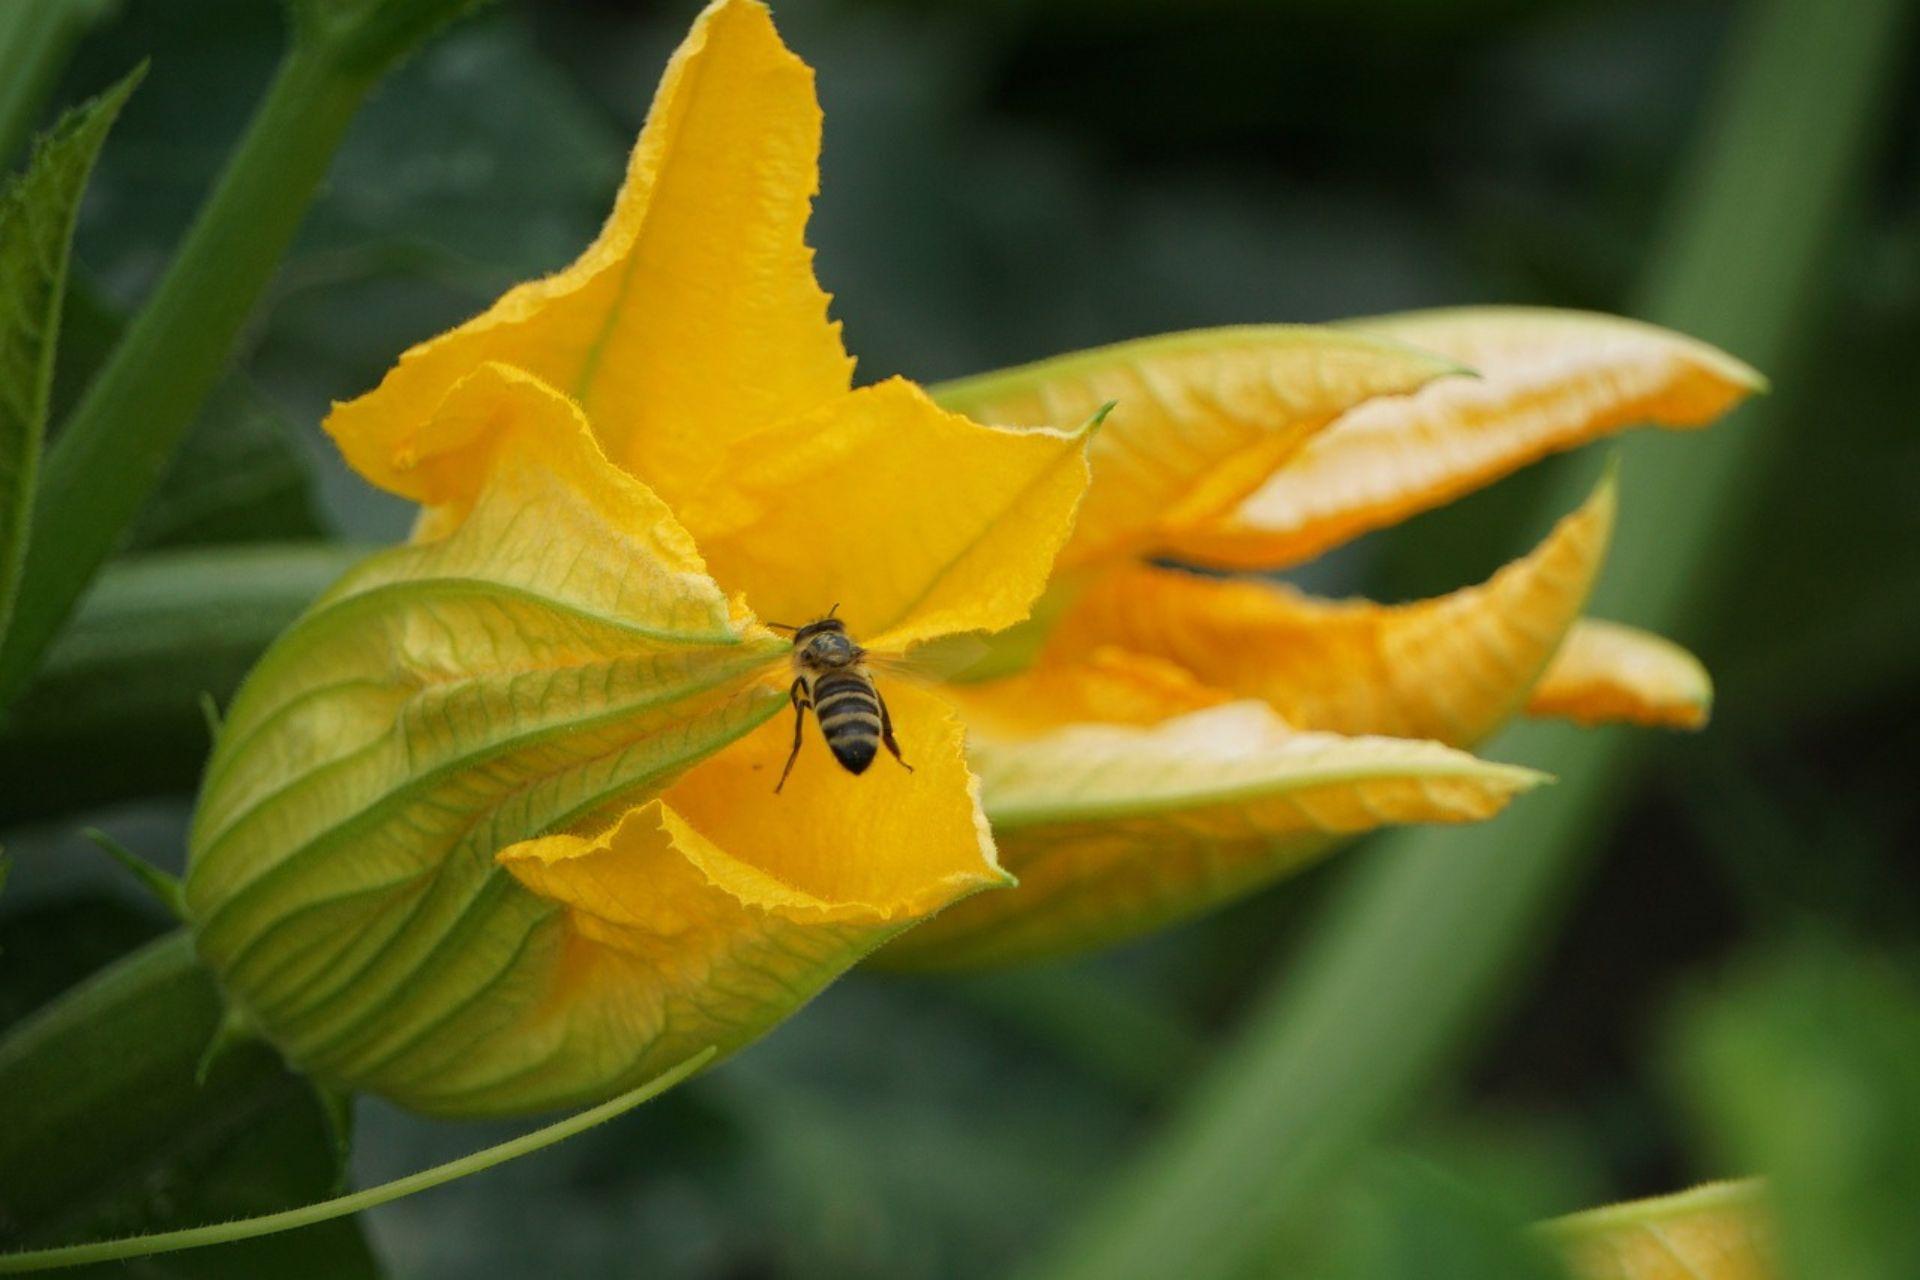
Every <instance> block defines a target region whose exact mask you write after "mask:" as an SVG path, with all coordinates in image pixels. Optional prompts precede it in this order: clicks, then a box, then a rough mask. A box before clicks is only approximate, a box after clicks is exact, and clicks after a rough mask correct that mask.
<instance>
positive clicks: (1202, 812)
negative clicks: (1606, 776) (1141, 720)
mask: <svg viewBox="0 0 1920 1280" xmlns="http://www.w3.org/2000/svg"><path fill="white" fill-rule="evenodd" d="M972 759H973V763H974V767H975V769H976V770H977V771H978V772H979V774H980V778H981V787H982V795H983V796H984V798H985V803H986V808H987V813H988V816H989V817H990V818H991V819H992V821H993V828H994V834H995V835H996V837H997V838H998V840H999V842H1000V857H1001V861H1002V862H1003V863H1004V865H1005V866H1006V868H1007V870H1008V871H1010V872H1012V873H1013V874H1014V875H1016V876H1018V877H1019V878H1020V884H1019V886H1018V887H1017V888H1015V889H1013V890H1011V891H1009V892H1006V893H993V894H983V895H982V896H980V897H979V898H976V899H973V900H972V901H970V902H965V903H962V904H960V905H958V906H956V907H954V908H952V909H950V910H948V911H946V912H944V913H942V914H941V915H940V916H939V917H938V918H936V919H935V920H933V921H931V922H929V923H928V924H925V925H922V926H921V927H920V928H918V929H916V930H914V931H913V932H912V933H911V934H908V935H906V936H905V937H904V938H902V939H900V940H899V941H898V942H896V943H894V944H893V945H892V946H890V947H889V948H888V949H887V951H886V952H885V953H884V960H883V963H887V964H893V965H898V966H901V967H915V968H945V967H959V966H969V965H978V964H1005V963H1012V962H1015V961H1023V960H1029V959H1034V958H1036V957H1040V956H1046V955H1052V954H1057V953H1061V952H1066V951H1072V950H1078V949H1080V948H1084V947H1091V946H1098V945H1103V944H1106V943H1110V942H1114V941H1118V940H1120V939H1122V938H1126V937H1131V936H1133V935H1135V934H1138V933H1143V932H1146V931H1147V930H1149V929H1152V928H1155V927H1158V926H1160V925H1163V924H1167V923H1169V922H1171V921H1175V920H1180V919H1184V918H1187V917H1189V916H1192V915H1195V914H1198V913H1199V912H1201V911H1203V910H1205V909H1206V908H1208V907H1210V906H1213V905H1215V904H1216V903H1219V902H1221V901H1223V900H1225V899H1227V898H1230V897H1233V896H1236V895H1238V894H1242V893H1245V892H1247V891H1249V890H1250V889H1252V888H1253V887H1255V886H1257V885H1259V884H1263V883H1266V882H1268V881H1271V880H1274V879H1277V878H1279V877H1280V876H1281V875H1283V874H1285V873H1287V872H1288V871H1291V870H1293V869H1295V868H1297V867H1299V866H1300V865H1302V864H1303V863H1305V862H1307V861H1310V860H1311V859H1313V858H1315V857H1317V856H1318V855H1320V854H1321V853H1323V852H1325V851H1326V850H1327V849H1328V848H1329V847H1331V844H1332V840H1331V838H1330V837H1333V836H1337V835H1347V834H1351V833H1354V832H1358V831H1365V830H1369V829H1371V828H1374V827H1378V826H1382V825H1387V824H1391V823H1406V822H1474V821H1478V820H1480V819H1483V818H1488V817H1491V816H1492V815H1493V814H1495V813H1497V812H1499V810H1500V809H1501V807H1502V806H1504V805H1505V804H1506V802H1507V800H1508V799H1509V798H1510V797H1512V796H1513V795H1514V794H1515V793H1516V792H1519V791H1522V790H1525V789H1526V788H1528V787H1530V786H1532V785H1534V783H1535V782H1537V781H1538V780H1539V775H1538V774H1535V773H1532V772H1530V771H1528V770H1525V769H1516V768H1512V767H1509V766H1505V765H1497V764H1489V763H1487V762H1485V761H1482V760H1476V759H1474V758H1473V757H1472V756H1469V755H1466V754H1464V753H1462V752H1458V751H1454V750H1452V749H1451V748H1448V747H1443V746H1440V745H1439V744H1437V743H1432V742H1404V741H1400V740H1397V739H1390V738H1343V737H1339V736H1337V735H1334V734H1323V733H1297V732H1295V731H1293V730H1291V729H1289V728H1288V727H1287V726H1286V725H1285V724H1284V723H1283V722H1282V721H1281V720H1280V718H1279V717H1278V716H1276V715H1275V714H1274V713H1273V712H1272V711H1271V710H1270V709H1269V708H1267V707H1266V706H1264V705H1262V704H1260V703H1257V702H1235V703H1228V704H1226V705H1223V706H1218V707H1213V708H1209V709H1207V710H1203V711H1196V712H1193V713H1191V714H1188V715H1185V716H1181V717H1178V718H1176V719H1173V720H1169V721H1166V722H1164V723H1162V724H1159V725H1154V726H1150V727H1146V728H1139V727H1131V726H1120V725H1079V726H1075V727H1071V728H1067V729H1062V730H1059V731H1057V732H1055V733H1052V734H1049V735H1046V736H1043V737H1038V738H1030V739H1024V740H1005V741H1002V740H995V739H990V738H985V737H982V738H980V739H978V740H977V741H975V742H974V743H973V752H972Z"/></svg>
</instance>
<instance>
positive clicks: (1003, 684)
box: [945, 648, 1232, 738]
mask: <svg viewBox="0 0 1920 1280" xmlns="http://www.w3.org/2000/svg"><path fill="white" fill-rule="evenodd" d="M945 692H946V694H947V696H948V697H949V698H951V699H953V701H954V702H955V703H956V704H957V705H958V706H959V708H960V713H961V715H962V716H963V717H965V719H966V722H967V727H968V728H969V730H971V731H972V732H974V733H977V734H984V735H988V736H991V737H996V738H1022V737H1032V736H1034V735H1037V734H1042V733H1049V732H1051V731H1053V730H1055V729H1058V728H1060V727H1062V726H1064V725H1069V724H1082V723H1096V724H1133V725H1147V724H1157V723H1159V722H1160V721H1162V720H1166V719H1169V718H1171V717H1173V716H1177V715H1184V714H1186V713H1187V712H1189V711H1200V710H1203V709H1204V708H1207V707H1213V706H1218V705H1219V704H1221V703H1222V702H1229V701H1232V695H1231V694H1227V693H1223V692H1221V691H1220V690H1218V689H1210V688H1208V687H1207V686H1206V685H1203V684H1201V683H1200V682H1199V681H1198V680H1196V679H1194V678H1193V675H1192V674H1191V673H1190V672H1188V671H1187V670H1186V669H1185V668H1184V667H1179V666H1175V665H1174V664H1173V663H1171V662H1166V661H1164V660H1162V659H1159V658H1151V657H1146V656H1144V655H1142V654H1137V653H1127V652H1125V651H1124V650H1120V649H1112V648H1107V649H1096V650H1094V651H1093V652H1091V653H1088V654H1086V655H1085V656H1084V657H1082V658H1079V659H1076V660H1073V661H1062V662H1043V663H1040V664H1038V665H1036V666H1034V667H1032V668H1030V669H1028V670H1026V671H1023V672H1021V673H1020V674H1019V675H1015V676H1008V677H1006V678H1004V679H1000V680H986V681H981V682H979V683H977V684H956V685H949V686H947V688H946V690H945Z"/></svg>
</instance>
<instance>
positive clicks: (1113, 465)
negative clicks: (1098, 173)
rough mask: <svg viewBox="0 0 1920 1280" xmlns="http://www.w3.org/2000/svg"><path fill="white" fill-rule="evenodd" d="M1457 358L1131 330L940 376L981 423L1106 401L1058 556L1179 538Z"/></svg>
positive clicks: (1343, 340)
mask: <svg viewBox="0 0 1920 1280" xmlns="http://www.w3.org/2000/svg"><path fill="white" fill-rule="evenodd" d="M1458 371H1459V366H1458V365H1457V364H1455V363H1454V362H1453V361H1451V360H1446V359H1441V358H1436V357H1434V356H1432V355H1429V354H1426V353H1423V352H1418V351H1413V350H1410V349H1408V348H1406V347H1403V346H1401V345H1399V344H1396V343H1391V342H1384V341H1380V340H1378V339H1375V338H1370V337H1364V336H1362V335H1359V334H1355V333H1342V332H1340V331H1338V330H1331V329H1316V328H1311V327H1307V326H1297V325H1267V326H1249V327H1245V328H1237V329H1209V330H1201V331H1198V332H1194V333H1181V334H1172V335H1168V336H1164V337H1158V338H1145V339H1141V340H1139V341H1136V342H1123V343H1120V344H1118V345H1116V346H1111V347H1102V348H1100V349H1098V350H1094V351H1085V352H1079V353H1076V354H1074V355H1068V356H1061V357H1058V358H1056V359H1052V360H1044V361H1041V362H1040V363H1038V364H1032V365H1027V366H1024V367H1022V368H1018V369H1010V370H1003V371H1000V372H997V373H989V374H983V375H981V376H980V377H976V378H968V379H966V380H964V381H961V382H951V383H947V384H945V385H943V386H940V387H937V388H935V389H934V395H935V397H936V398H937V399H938V400H939V401H940V402H941V403H942V404H944V405H946V406H947V407H949V408H952V409H957V410H959V411H960V412H962V413H965V414H967V415H968V416H969V417H972V418H976V419H978V420H980V421H982V422H993V423H1000V424H1004V425H1007V426H1023V427H1033V426H1065V425H1070V424H1072V423H1076V422H1080V421H1082V420H1084V419H1085V418H1087V417H1088V416H1089V415H1090V414H1092V413H1093V412H1094V411H1095V410H1097V409H1099V408H1100V406H1102V405H1103V404H1106V403H1108V402H1109V401H1111V402H1112V403H1113V406H1114V408H1113V412H1112V413H1111V414H1110V415H1109V416H1108V418H1107V421H1106V423H1105V425H1104V426H1103V427H1102V429H1101V431H1100V434H1099V436H1098V437H1097V438H1096V439H1095V441H1094V444H1093V451H1092V460H1093V486H1092V488H1091V489H1089V490H1088V493H1087V501H1086V506H1085V509H1084V510H1083V511H1082V512H1081V514H1080V523H1079V527H1078V528H1077V529H1076V530H1075V531H1074V537H1073V541H1072V543H1071V544H1069V546H1068V548H1067V550H1066V551H1065V552H1064V553H1063V555H1062V557H1061V564H1062V567H1065V568H1072V567H1074V566H1076V565H1081V564H1085V563H1088V562H1090V561H1095V560H1100V559H1105V558H1111V557H1114V556H1118V555H1122V554H1126V553H1130V552H1150V551H1153V550H1156V549H1158V548H1160V547H1161V546H1163V545H1165V544H1167V543H1169V542H1173V541H1177V540H1178V536H1179V535H1180V534H1181V532H1182V531H1184V530H1186V529H1187V528H1189V527H1191V526H1193V525H1196V524H1200V523H1203V522H1208V521H1211V520H1213V519H1214V518H1216V517H1218V516H1219V515H1221V514H1222V513H1224V512H1227V511H1229V510H1231V509H1232V508H1233V506H1234V505H1235V504H1236V503H1238V502H1239V501H1240V500H1241V499H1242V498H1244V497H1245V496H1246V495H1248V494H1249V493H1252V492H1253V491H1254V490H1255V489H1256V488H1257V487H1258V486H1259V485H1260V484H1261V482H1262V481H1264V480H1265V479H1266V478H1267V477H1268V476H1269V475H1271V474H1272V473H1273V471H1274V469H1275V468H1276V467H1278V466H1280V465H1281V463H1282V462H1283V461H1284V460H1285V459H1286V458H1288V457H1289V456H1291V455H1292V454H1293V453H1294V452H1295V451H1297V450H1298V449H1299V448H1300V447H1301V446H1302V445H1303V444H1304V443H1305V442H1306V441H1307V440H1308V438H1309V437H1311V436H1312V435H1313V434H1314V433H1315V432H1316V431H1319V430H1320V429H1321V428H1322V427H1324V426H1326V425H1327V424H1328V423H1329V422H1331V421H1332V420H1333V419H1334V418H1335V417H1337V416H1339V415H1340V414H1341V413H1344V412H1345V411H1346V410H1348V409H1350V408H1352V407H1353V406H1354V405H1356V404H1359V403H1360V402H1362V401H1364V400H1368V399H1371V398H1372V397H1375V396H1391V395H1396V394H1399V393H1403V392H1408V391H1412V390H1414V389H1415V388H1417V387H1420V386H1422V385H1424V384H1426V383H1427V382H1429V381H1430V380H1432V379H1435V378H1438V377H1441V376H1442V375H1445V374H1449V373H1455V372H1458Z"/></svg>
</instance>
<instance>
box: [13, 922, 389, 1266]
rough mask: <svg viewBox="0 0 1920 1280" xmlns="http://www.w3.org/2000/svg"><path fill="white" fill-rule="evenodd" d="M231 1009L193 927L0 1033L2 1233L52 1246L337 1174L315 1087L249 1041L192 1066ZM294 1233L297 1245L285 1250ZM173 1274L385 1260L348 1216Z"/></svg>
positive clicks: (240, 1202) (273, 1197)
mask: <svg viewBox="0 0 1920 1280" xmlns="http://www.w3.org/2000/svg"><path fill="white" fill-rule="evenodd" d="M220 1018H221V1006H220V999H219V995H218V993H217V992H216V991H215V989H214V986H213V982H212V980H211V979H210V978H209V977H208V976H207V974H206V972H205V971H204V970H202V969H200V968H199V967H198V966H197V965H195V963H194V961H193V951H192V945H191V943H190V942H189V940H188V938H187V936H186V935H185V934H184V933H176V934H172V935H170V936H168V937H166V938H163V939H162V940H160V941H159V942H156V943H154V944H153V945H151V946H149V947H146V948H144V949H142V950H140V951H137V952H135V953H134V954H133V955H131V956H129V957H127V958H126V959H125V960H123V961H121V962H119V963H118V964H116V965H114V966H113V967H112V968H110V969H108V970H106V971H105V972H103V973H101V974H100V975H98V976H97V977H95V978H94V979H92V980H90V981H89V982H87V983H84V984H83V985H82V986H81V987H80V988H78V989H76V990H75V991H74V992H72V993H70V994H69V995H68V996H67V997H65V998H63V999H61V1000H59V1001H56V1002H55V1003H54V1004H53V1005H51V1006H49V1007H48V1008H46V1009H44V1010H43V1011H41V1012H40V1013H39V1014H36V1015H35V1016H33V1017H31V1018H29V1019H28V1020H27V1021H25V1022H23V1023H21V1024H20V1025H19V1026H17V1027H15V1028H14V1029H13V1030H12V1031H11V1032H9V1033H8V1035H7V1036H6V1037H5V1038H4V1039H0V1243H4V1245H5V1246H7V1247H12V1248H19V1247H22V1246H50V1245H56V1244H61V1243H65V1242H68V1241H72V1240H77V1239H94V1238H97V1237H99V1236H101V1235H104V1234H122V1233H127V1232H135V1231H152V1230H157V1229H166V1228H170V1227H178V1226H184V1225H190V1224H197V1223H202V1222H209V1221H218V1220H221V1219H225V1218H231V1217H234V1216H236V1215H240V1214H253V1213H261V1212H270V1211H273V1210H277V1209H282V1208H285V1207H287V1206H289V1205H297V1204H302V1203H305V1202H307V1201H310V1200H312V1199H314V1198H315V1197H316V1196H321V1195H325V1194H326V1193H327V1191H328V1189H329V1188H330V1187H331V1186H332V1185H333V1182H334V1179H335V1178H336V1176H337V1174H338V1168H337V1165H336V1156H335V1148H334V1145H333V1141H332V1137H331V1133H330V1130H329V1128H328V1124H327V1118H326V1115H325V1112H324V1111H323V1109H322V1107H321V1105H320V1103H319V1101H318V1099H317V1098H316V1097H315V1096H314V1093H313V1091H312V1089H311V1088H310V1087H309V1086H308V1085H307V1084H306V1082H305V1081H303V1080H301V1079H300V1078H299V1077H297V1076H294V1075H291V1074H289V1073H288V1072H287V1071H286V1070H285V1068H283V1067H282V1066H281V1064H280V1062H279V1060H278V1058H277V1057H276V1056H275V1055H274V1054H272V1053H271V1052H270V1051H268V1050H267V1049H265V1048H264V1047H263V1046H260V1045H258V1044H250V1045H246V1046H242V1047H241V1048H240V1049H238V1050H236V1051H235V1052H233V1053H230V1054H228V1055H227V1056H226V1057H224V1058H223V1059H222V1060H221V1061H220V1062H219V1063H217V1064H216V1065H215V1067H214V1071H213V1074H212V1076H211V1078H210V1079H209V1080H208V1082H207V1085H206V1087H204V1088H202V1087H201V1086H199V1085H197V1084H196V1083H195V1082H194V1068H195V1065H196V1063H197V1062H198V1060H199V1057H200V1054H201V1051H202V1050H203V1048H204V1047H205V1045H206V1043H207V1042H208V1040H209V1039H210V1038H211V1037H212V1035H213V1034H214V1031H215V1029H216V1028H217V1027H218V1025H219V1022H220ZM289 1244H291V1245H294V1246H295V1247H294V1248H292V1249H291V1250H289V1248H288V1247H287V1246H288V1245H289ZM165 1274H171V1275H193V1276H222V1275H232V1276H246V1275H266V1274H272V1275H309V1276H314V1277H322V1276H325V1277H336V1276H337V1277H345V1278H352V1277H360V1276H373V1275H377V1274H378V1268H377V1267H376V1266H375V1264H374V1262H373V1259H372V1256H371V1254H369V1253H368V1251H367V1248H366V1245H365V1243H364V1241H362V1239H361V1238H360V1235H359V1232H358V1229H357V1228H356V1227H355V1226H354V1225H353V1224H352V1223H350V1222H346V1221H340V1222H334V1223H330V1224H327V1225H325V1226H321V1227H317V1228H314V1229H312V1230H310V1231H309V1232H307V1233H305V1234H304V1235H303V1236H302V1237H300V1238H299V1239H298V1240H297V1241H289V1242H285V1243H275V1244H274V1245H273V1246H272V1248H270V1249H267V1248H263V1246H261V1245H257V1244H256V1245H230V1246H227V1247H225V1248H223V1249H221V1250H219V1251H216V1252H214V1253H209V1254H206V1255H203V1256H201V1257H199V1258H196V1259H195V1260H194V1262H193V1265H190V1266H186V1267H181V1268H175V1269H172V1270H170V1271H168V1272H166V1273H165Z"/></svg>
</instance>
